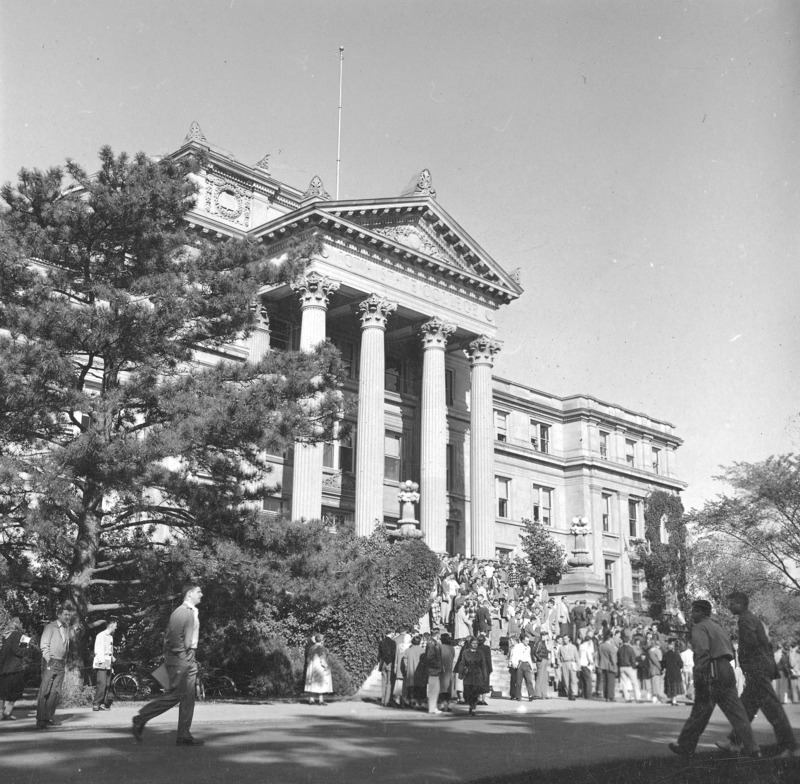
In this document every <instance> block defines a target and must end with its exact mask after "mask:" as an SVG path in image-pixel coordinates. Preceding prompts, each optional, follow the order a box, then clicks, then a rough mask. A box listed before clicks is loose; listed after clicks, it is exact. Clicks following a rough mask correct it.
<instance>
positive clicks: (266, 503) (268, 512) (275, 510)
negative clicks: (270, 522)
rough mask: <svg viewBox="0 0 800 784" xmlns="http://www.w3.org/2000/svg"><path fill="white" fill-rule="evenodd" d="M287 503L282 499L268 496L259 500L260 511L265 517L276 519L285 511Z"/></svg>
mask: <svg viewBox="0 0 800 784" xmlns="http://www.w3.org/2000/svg"><path fill="white" fill-rule="evenodd" d="M286 504H287V502H286V501H284V500H283V499H282V498H276V497H275V496H272V495H269V496H267V497H266V498H262V499H261V510H262V514H263V515H264V516H265V517H277V516H278V515H280V514H283V513H284V512H285V511H286Z"/></svg>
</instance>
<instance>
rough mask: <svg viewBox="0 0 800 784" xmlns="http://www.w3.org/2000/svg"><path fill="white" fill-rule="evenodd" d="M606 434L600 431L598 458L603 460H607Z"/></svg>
mask: <svg viewBox="0 0 800 784" xmlns="http://www.w3.org/2000/svg"><path fill="white" fill-rule="evenodd" d="M608 435H609V434H608V433H606V432H605V431H603V430H601V431H600V457H602V458H603V460H608Z"/></svg>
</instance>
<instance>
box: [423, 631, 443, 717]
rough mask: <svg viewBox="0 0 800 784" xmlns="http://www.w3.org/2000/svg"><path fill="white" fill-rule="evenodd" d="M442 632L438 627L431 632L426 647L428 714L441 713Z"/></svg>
mask: <svg viewBox="0 0 800 784" xmlns="http://www.w3.org/2000/svg"><path fill="white" fill-rule="evenodd" d="M441 634H442V630H441V629H440V628H438V627H436V628H435V629H433V631H431V638H430V640H428V644H427V645H426V646H425V654H424V656H425V665H426V667H427V670H428V713H441V711H440V710H439V706H438V702H439V693H440V692H441V690H442V689H441V687H442V674H443V673H444V663H443V661H442V643H441V640H440V638H441Z"/></svg>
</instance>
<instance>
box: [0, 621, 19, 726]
mask: <svg viewBox="0 0 800 784" xmlns="http://www.w3.org/2000/svg"><path fill="white" fill-rule="evenodd" d="M22 640H23V634H22V622H21V621H20V619H19V618H11V620H9V622H8V623H7V624H6V626H5V628H4V629H3V630H2V631H0V714H2V715H0V721H14V720H15V719H16V718H17V717H16V716H13V715H12V714H11V711H13V710H14V703H15V702H16V701H17V700H18V699H20V698H21V697H22V692H23V691H24V690H25V647H24V644H23V642H22Z"/></svg>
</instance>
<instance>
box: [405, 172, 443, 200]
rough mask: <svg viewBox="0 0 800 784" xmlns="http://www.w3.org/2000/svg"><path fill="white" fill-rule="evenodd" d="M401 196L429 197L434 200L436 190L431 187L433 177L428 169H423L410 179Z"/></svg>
mask: <svg viewBox="0 0 800 784" xmlns="http://www.w3.org/2000/svg"><path fill="white" fill-rule="evenodd" d="M400 195H401V196H430V197H431V198H432V199H435V198H436V188H434V187H433V177H431V172H430V169H423V170H422V171H421V172H420V173H419V174H416V175H414V176H413V177H412V178H411V182H410V183H409V184H408V185H407V186H406V188H405V190H404V191H403V192H402V193H401V194H400Z"/></svg>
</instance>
